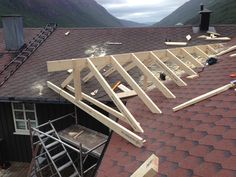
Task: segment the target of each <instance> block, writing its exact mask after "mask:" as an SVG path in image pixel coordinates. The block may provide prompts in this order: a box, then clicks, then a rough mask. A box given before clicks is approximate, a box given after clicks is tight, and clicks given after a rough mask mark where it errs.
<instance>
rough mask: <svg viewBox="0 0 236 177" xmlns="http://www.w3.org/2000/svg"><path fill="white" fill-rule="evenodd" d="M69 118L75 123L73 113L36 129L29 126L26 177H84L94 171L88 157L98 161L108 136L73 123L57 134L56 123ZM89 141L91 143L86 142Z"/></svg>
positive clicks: (95, 164)
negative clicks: (28, 161) (30, 150)
mask: <svg viewBox="0 0 236 177" xmlns="http://www.w3.org/2000/svg"><path fill="white" fill-rule="evenodd" d="M70 118H72V119H73V120H75V122H77V117H76V116H75V115H74V113H70V114H67V115H64V116H62V117H59V118H57V119H54V120H52V121H48V122H46V123H44V124H41V125H39V126H37V127H35V128H34V127H31V125H30V121H29V122H28V126H29V129H30V139H31V148H32V161H31V164H30V169H29V172H28V177H35V176H37V177H44V176H47V177H48V176H50V177H53V176H59V177H63V176H70V177H85V176H89V174H90V173H92V171H93V170H94V169H95V167H96V166H97V161H96V162H94V163H93V164H90V163H89V162H88V161H89V157H94V158H96V159H99V157H100V156H101V154H102V151H103V149H104V146H105V144H106V142H107V139H108V136H106V135H103V134H101V133H99V132H96V131H94V130H91V129H88V128H85V127H83V126H81V125H78V124H76V123H75V124H73V125H71V126H69V127H67V128H66V129H61V130H59V131H57V130H56V128H55V127H56V126H57V125H58V123H60V122H63V120H65V119H66V121H68V120H69V119H70ZM89 137H93V139H91V138H90V139H89V141H85V140H86V139H87V138H89Z"/></svg>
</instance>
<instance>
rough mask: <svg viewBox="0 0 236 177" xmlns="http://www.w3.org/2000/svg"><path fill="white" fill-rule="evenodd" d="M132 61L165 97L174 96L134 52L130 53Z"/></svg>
mask: <svg viewBox="0 0 236 177" xmlns="http://www.w3.org/2000/svg"><path fill="white" fill-rule="evenodd" d="M131 55H132V57H133V62H134V63H135V64H136V66H137V67H138V68H139V69H140V70H141V71H142V72H143V73H144V75H146V76H147V77H148V78H149V80H151V81H152V82H153V83H154V84H155V86H156V87H157V88H158V89H159V90H160V91H161V92H162V93H163V94H164V95H165V96H166V97H167V98H175V95H174V94H173V93H172V92H171V91H170V90H169V89H168V88H167V87H166V86H165V85H164V84H163V83H162V82H161V81H160V80H159V79H158V78H157V77H156V76H155V75H154V74H153V73H152V72H151V71H150V70H149V69H148V68H147V67H146V66H145V65H144V64H143V63H142V62H141V61H140V60H139V59H138V57H136V55H135V54H134V53H132V54H131Z"/></svg>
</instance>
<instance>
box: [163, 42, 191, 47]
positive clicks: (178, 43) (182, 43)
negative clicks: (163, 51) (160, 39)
mask: <svg viewBox="0 0 236 177" xmlns="http://www.w3.org/2000/svg"><path fill="white" fill-rule="evenodd" d="M165 44H166V45H169V46H186V45H187V44H188V43H187V42H165Z"/></svg>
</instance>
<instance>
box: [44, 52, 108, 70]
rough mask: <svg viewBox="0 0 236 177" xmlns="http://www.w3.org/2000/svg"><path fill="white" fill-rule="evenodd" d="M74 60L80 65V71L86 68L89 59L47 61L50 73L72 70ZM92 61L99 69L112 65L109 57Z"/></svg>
mask: <svg viewBox="0 0 236 177" xmlns="http://www.w3.org/2000/svg"><path fill="white" fill-rule="evenodd" d="M73 60H75V61H78V62H79V63H80V66H81V68H80V70H82V69H83V68H85V67H86V62H87V58H72V59H67V60H56V61H47V68H48V72H55V71H65V70H68V69H72V68H73V63H72V61H73ZM91 60H92V61H93V63H94V64H95V65H96V66H97V67H99V66H101V65H105V64H107V63H110V58H109V57H108V56H104V57H97V58H92V59H91Z"/></svg>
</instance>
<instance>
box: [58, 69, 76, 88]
mask: <svg viewBox="0 0 236 177" xmlns="http://www.w3.org/2000/svg"><path fill="white" fill-rule="evenodd" d="M73 76H74V75H73V72H72V73H71V74H70V75H69V76H68V77H67V78H66V79H65V80H64V81H63V82H62V84H61V87H62V88H65V87H66V86H67V85H68V84H70V82H71V81H72V80H73Z"/></svg>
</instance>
